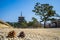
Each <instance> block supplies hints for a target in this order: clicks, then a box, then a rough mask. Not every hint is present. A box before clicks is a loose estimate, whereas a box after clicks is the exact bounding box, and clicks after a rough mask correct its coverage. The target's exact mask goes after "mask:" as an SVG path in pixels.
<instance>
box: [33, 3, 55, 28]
mask: <svg viewBox="0 0 60 40" xmlns="http://www.w3.org/2000/svg"><path fill="white" fill-rule="evenodd" d="M32 11H33V12H35V15H38V16H39V17H40V19H41V20H42V21H44V27H45V23H46V21H47V20H48V19H49V18H50V17H52V16H54V15H55V14H56V13H55V11H54V10H53V6H51V5H49V4H40V3H36V5H35V6H34V10H32Z"/></svg>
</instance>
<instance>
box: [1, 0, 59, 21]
mask: <svg viewBox="0 0 60 40" xmlns="http://www.w3.org/2000/svg"><path fill="white" fill-rule="evenodd" d="M36 2H40V3H41V4H43V3H48V4H50V5H52V6H53V7H54V8H53V9H54V10H55V11H56V13H58V14H59V13H60V5H59V4H60V0H0V20H3V21H10V22H17V21H18V17H19V16H20V15H21V11H22V14H23V16H24V17H25V19H26V20H27V21H31V18H32V17H35V18H37V19H38V20H40V19H39V17H38V16H36V15H35V13H34V12H32V10H33V9H34V5H35V3H36ZM59 15H60V14H59Z"/></svg>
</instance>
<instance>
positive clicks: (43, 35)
mask: <svg viewBox="0 0 60 40" xmlns="http://www.w3.org/2000/svg"><path fill="white" fill-rule="evenodd" d="M12 30H14V31H15V32H16V37H15V38H14V39H13V38H6V36H7V34H8V32H10V31H12ZM21 31H24V33H25V37H24V38H18V37H17V36H18V35H19V33H20V32H21ZM0 35H2V36H3V37H4V38H5V39H3V40H8V39H11V40H60V28H40V29H33V28H30V29H29V28H26V29H21V28H19V29H17V28H14V29H8V28H3V29H0ZM0 38H1V37H0Z"/></svg>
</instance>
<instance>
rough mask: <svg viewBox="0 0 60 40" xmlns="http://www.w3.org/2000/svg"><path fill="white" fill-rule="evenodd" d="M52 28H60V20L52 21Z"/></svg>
mask: <svg viewBox="0 0 60 40" xmlns="http://www.w3.org/2000/svg"><path fill="white" fill-rule="evenodd" d="M51 27H53V28H60V19H56V20H53V21H52V24H51Z"/></svg>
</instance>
